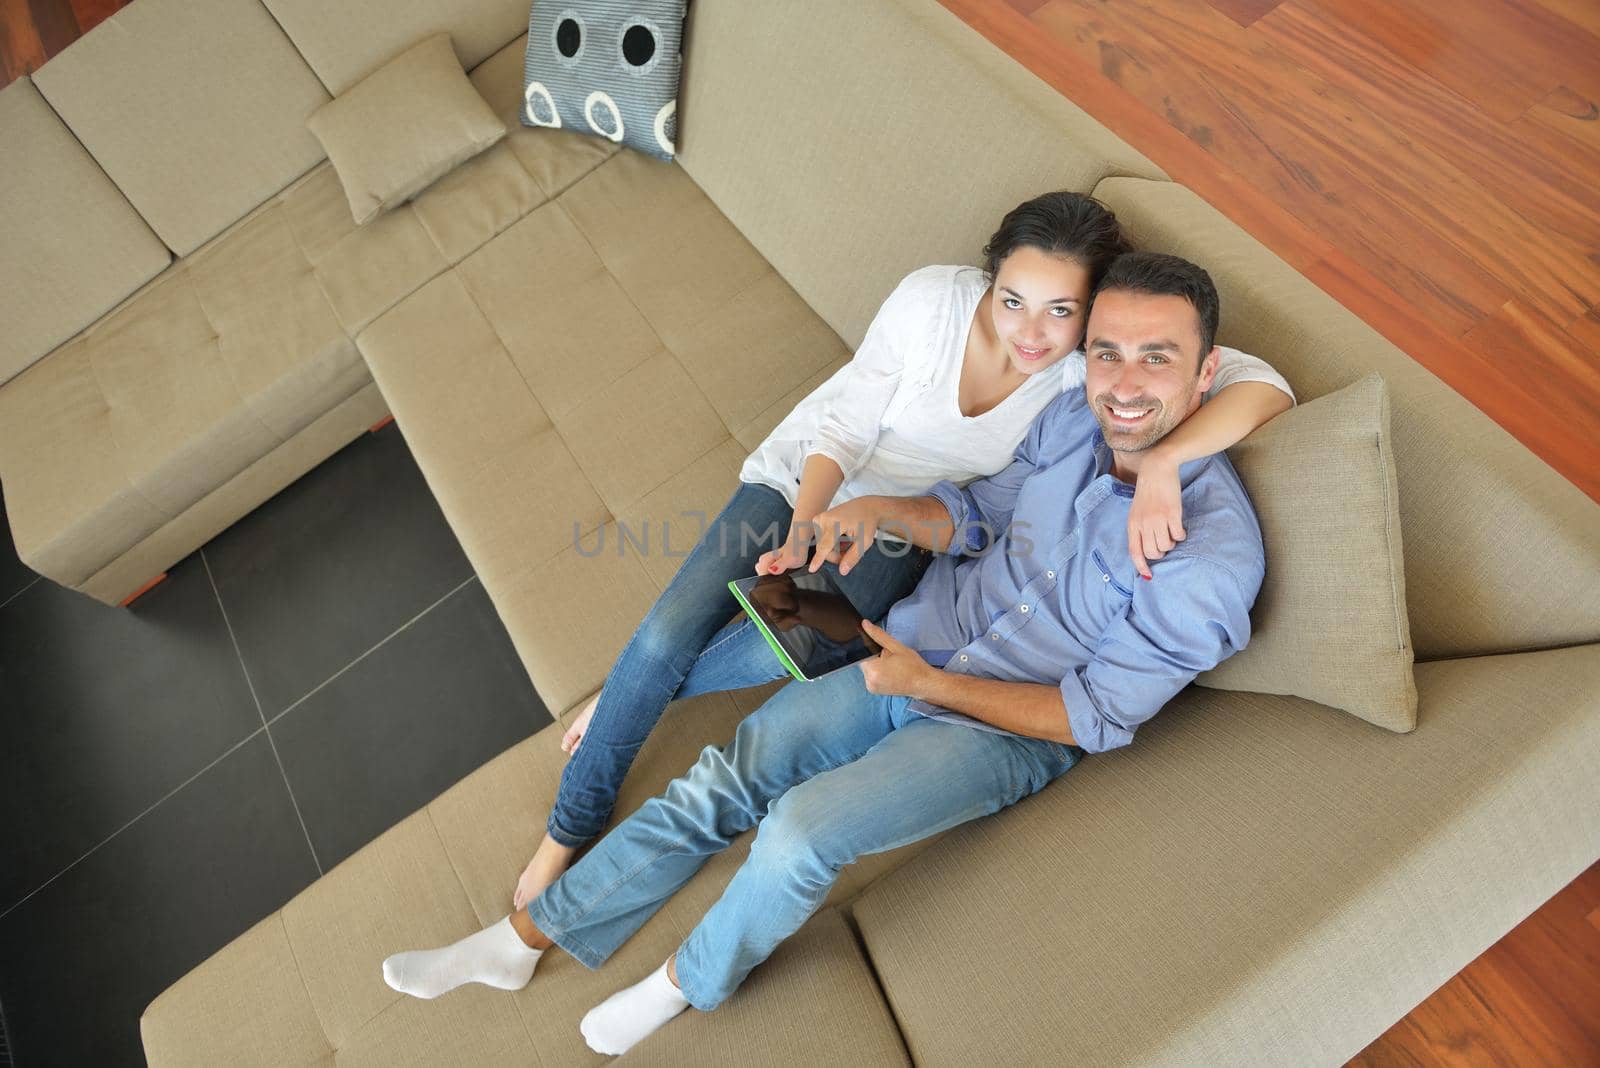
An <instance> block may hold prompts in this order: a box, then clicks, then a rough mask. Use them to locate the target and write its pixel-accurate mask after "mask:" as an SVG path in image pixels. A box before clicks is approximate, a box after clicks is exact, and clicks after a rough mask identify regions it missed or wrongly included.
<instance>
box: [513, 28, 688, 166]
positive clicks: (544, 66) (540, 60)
mask: <svg viewBox="0 0 1600 1068" xmlns="http://www.w3.org/2000/svg"><path fill="white" fill-rule="evenodd" d="M686 6H687V5H686V2H685V0H534V4H533V9H532V11H530V12H529V14H528V53H527V57H526V59H525V60H524V61H523V68H522V85H523V92H522V124H523V125H524V126H549V127H553V128H555V129H567V130H577V131H579V132H580V133H587V134H593V135H595V136H597V137H605V138H608V139H610V140H612V141H616V142H618V143H620V144H624V145H627V146H628V147H629V148H635V149H638V150H639V151H640V152H643V153H646V154H647V155H651V156H655V157H656V158H657V159H664V160H670V159H672V157H673V156H674V155H676V153H677V151H678V149H677V140H678V75H679V72H680V71H681V70H682V69H683V56H682V54H681V52H680V50H681V48H682V46H683V14H684V9H685V7H686Z"/></svg>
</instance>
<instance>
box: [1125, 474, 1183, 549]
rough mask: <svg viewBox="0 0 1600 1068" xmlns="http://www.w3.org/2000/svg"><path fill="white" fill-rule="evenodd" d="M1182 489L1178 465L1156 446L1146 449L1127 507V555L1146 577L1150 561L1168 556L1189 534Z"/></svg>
mask: <svg viewBox="0 0 1600 1068" xmlns="http://www.w3.org/2000/svg"><path fill="white" fill-rule="evenodd" d="M1181 491H1182V487H1181V486H1179V484H1178V465H1177V464H1176V463H1172V462H1170V461H1168V460H1166V459H1165V458H1164V457H1162V456H1161V455H1160V454H1159V453H1156V452H1155V451H1154V450H1152V451H1151V452H1150V453H1147V454H1146V455H1145V460H1144V463H1143V464H1142V465H1141V466H1140V468H1139V481H1138V483H1136V484H1135V486H1134V489H1133V506H1132V507H1131V508H1129V509H1128V555H1129V556H1130V557H1132V558H1133V566H1134V569H1135V570H1136V571H1138V572H1139V574H1140V575H1141V576H1142V577H1143V578H1145V579H1146V580H1148V579H1149V578H1150V565H1149V563H1148V561H1150V560H1159V559H1161V558H1162V557H1163V556H1166V555H1167V553H1168V552H1170V551H1171V550H1172V547H1173V546H1174V545H1176V544H1177V543H1178V542H1180V541H1182V540H1183V539H1184V538H1185V537H1187V536H1188V535H1187V534H1186V533H1185V532H1184V529H1183V499H1182V496H1181Z"/></svg>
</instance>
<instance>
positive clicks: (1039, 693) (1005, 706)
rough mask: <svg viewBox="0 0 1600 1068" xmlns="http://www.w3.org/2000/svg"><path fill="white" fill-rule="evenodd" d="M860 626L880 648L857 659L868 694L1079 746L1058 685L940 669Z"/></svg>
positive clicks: (901, 644) (867, 624) (866, 624)
mask: <svg viewBox="0 0 1600 1068" xmlns="http://www.w3.org/2000/svg"><path fill="white" fill-rule="evenodd" d="M862 628H863V629H864V630H866V632H867V634H868V635H869V636H870V637H871V638H872V640H873V641H875V642H877V643H878V645H879V646H881V647H882V649H883V652H881V653H879V654H878V655H877V656H874V657H870V658H868V659H866V660H863V661H861V673H862V675H863V676H864V677H865V679H866V682H867V690H868V691H869V692H870V693H879V694H883V693H889V694H903V695H905V696H907V697H912V698H915V699H917V700H919V701H926V702H928V704H930V705H938V706H939V707H940V708H948V709H950V710H951V711H953V712H960V713H961V714H962V715H966V716H971V717H972V718H973V719H979V720H982V721H983V722H985V723H987V724H989V725H990V726H994V727H999V728H1000V729H1001V730H1007V731H1012V732H1014V733H1016V734H1026V735H1028V736H1029V737H1030V738H1044V739H1047V740H1048V741H1052V742H1065V743H1066V744H1067V745H1076V744H1078V743H1077V742H1076V741H1075V740H1074V739H1073V737H1072V727H1071V725H1070V724H1069V723H1068V722H1067V709H1066V705H1065V704H1064V703H1063V702H1062V698H1061V687H1059V686H1051V685H1049V684H1045V683H1036V682H1001V681H1000V680H998V679H980V678H977V677H975V676H972V675H961V674H958V673H956V672H954V671H944V670H941V669H940V668H936V667H934V666H933V665H931V664H929V663H928V662H927V661H926V660H924V659H922V657H921V655H919V654H918V653H917V651H916V650H915V649H912V648H911V647H910V646H908V645H906V644H905V643H904V642H902V641H900V640H899V639H897V638H895V637H894V636H893V635H892V634H890V633H889V632H888V631H886V630H884V629H883V628H882V627H880V626H878V625H877V624H875V623H872V622H870V621H867V622H863V623H862Z"/></svg>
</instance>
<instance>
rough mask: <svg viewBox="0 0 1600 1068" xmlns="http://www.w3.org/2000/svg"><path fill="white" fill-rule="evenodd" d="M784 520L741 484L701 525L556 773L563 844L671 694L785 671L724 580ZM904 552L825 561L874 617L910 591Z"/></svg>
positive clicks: (607, 805) (777, 497) (911, 564)
mask: <svg viewBox="0 0 1600 1068" xmlns="http://www.w3.org/2000/svg"><path fill="white" fill-rule="evenodd" d="M793 518H794V513H793V510H792V509H791V508H790V507H789V502H788V501H786V500H784V497H783V494H781V493H779V492H778V491H777V490H775V489H773V488H772V487H770V486H764V485H758V484H753V483H740V484H739V488H738V490H737V491H735V493H734V494H733V497H732V498H731V499H730V500H729V501H728V503H727V505H726V506H725V507H724V508H723V510H722V512H721V514H719V515H718V516H717V517H716V518H715V519H714V520H712V521H711V522H710V523H709V524H708V525H707V527H706V531H705V534H704V536H703V537H701V539H700V541H699V543H698V544H697V545H696V546H695V547H694V549H693V550H692V551H691V552H690V553H689V555H688V557H687V558H686V559H685V560H684V561H683V564H682V566H681V567H679V568H678V573H677V575H676V576H674V577H673V579H672V582H671V583H669V584H668V586H667V588H666V590H665V591H663V592H662V594H661V596H660V597H659V598H657V599H656V603H655V605H654V606H653V607H652V608H651V609H650V612H649V614H648V615H646V616H645V618H644V622H642V623H640V624H639V628H638V630H636V631H634V634H633V637H632V639H630V640H629V642H628V644H627V646H626V647H625V648H624V649H623V650H622V655H621V656H619V657H618V658H617V662H616V663H615V664H614V665H612V668H611V672H610V674H608V675H607V676H606V681H605V686H604V689H603V690H602V691H601V696H600V703H599V704H598V705H596V706H595V710H594V716H593V718H592V719H591V721H590V723H589V729H588V731H587V732H586V733H585V734H584V736H583V744H582V745H580V746H579V747H578V751H577V752H576V753H574V754H573V755H572V758H571V759H570V760H569V761H567V765H566V767H565V768H564V769H563V770H562V773H561V786H560V789H559V791H558V792H557V794H556V801H555V805H554V807H553V808H552V809H551V812H550V819H549V822H548V823H547V824H546V829H547V830H548V831H549V833H550V837H552V838H554V839H555V840H556V841H557V842H560V843H561V844H562V845H567V846H580V845H583V844H585V843H586V842H589V841H591V840H593V839H594V838H597V837H599V835H600V832H601V831H602V830H604V828H605V825H606V821H607V820H608V819H610V817H611V809H612V808H613V806H615V805H616V802H617V791H618V790H619V789H621V787H622V780H623V778H624V776H626V775H627V773H628V769H629V768H631V767H632V766H633V761H634V758H635V757H637V756H638V755H639V749H640V748H641V747H642V746H643V745H644V741H645V739H646V738H647V737H648V736H649V734H650V732H651V730H653V729H654V728H655V725H656V722H657V721H658V720H659V719H660V718H661V713H662V712H663V711H665V709H666V707H667V704H668V703H669V702H671V701H674V700H677V699H680V698H684V697H692V696H694V695H696V694H702V693H711V692H713V691H718V690H737V689H741V688H743V687H746V686H757V685H760V684H761V683H763V682H770V681H771V680H773V679H776V678H780V677H782V676H783V675H784V674H785V672H784V669H783V665H782V664H781V663H779V661H778V658H777V656H776V655H775V654H774V653H773V652H772V649H771V647H770V646H768V645H767V642H766V639H765V638H764V637H762V635H761V631H760V630H759V629H758V628H757V627H756V625H755V624H754V623H752V622H750V620H749V619H747V618H745V616H744V615H743V614H742V613H740V611H739V602H738V601H737V600H735V599H734V596H733V594H732V593H730V592H729V591H728V583H729V581H731V580H732V579H738V578H746V577H748V576H751V575H754V574H755V567H756V561H757V560H758V559H760V557H761V554H762V553H764V552H767V551H768V550H771V549H776V548H778V547H779V546H780V545H782V544H783V542H784V540H785V539H787V538H788V536H789V526H790V524H791V523H792V521H793ZM904 550H905V551H903V552H891V551H886V550H885V548H884V546H883V544H882V543H881V542H880V543H877V544H875V545H873V547H872V548H871V549H869V550H868V551H867V552H866V553H865V554H864V555H863V556H862V558H861V560H860V561H859V562H858V563H857V565H856V566H855V567H853V568H851V569H850V573H849V574H848V575H840V574H839V572H838V569H837V568H835V567H834V565H832V564H826V565H824V566H825V567H826V568H828V569H829V573H830V574H831V575H832V576H833V578H834V580H835V581H836V582H838V584H839V587H840V588H841V589H842V590H844V592H845V594H846V595H847V596H848V597H849V598H850V600H851V601H852V602H853V603H854V604H855V606H856V607H857V608H858V609H860V611H861V614H862V615H864V616H865V617H866V618H868V619H871V620H875V621H876V620H881V619H882V618H883V616H884V614H885V613H887V612H888V611H889V608H890V606H891V605H893V604H894V603H895V602H896V601H898V600H900V599H901V598H902V597H905V596H906V595H907V594H909V593H910V592H911V591H912V590H913V589H915V588H916V585H917V580H918V579H919V578H920V577H921V576H922V572H923V571H924V570H926V568H927V565H928V561H929V559H930V557H929V555H928V553H927V552H926V551H925V550H922V549H917V548H914V547H912V546H904ZM736 614H737V615H738V618H736V619H733V621H732V622H730V621H729V617H730V616H734V615H736Z"/></svg>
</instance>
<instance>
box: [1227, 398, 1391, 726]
mask: <svg viewBox="0 0 1600 1068" xmlns="http://www.w3.org/2000/svg"><path fill="white" fill-rule="evenodd" d="M1228 458H1229V459H1230V460H1232V461H1233V466H1234V469H1235V470H1237V471H1238V472H1239V477H1240V478H1241V479H1243V480H1244V484H1245V488H1246V489H1248V490H1249V491H1250V500H1251V503H1253V504H1254V505H1255V510H1256V516H1257V518H1258V519H1259V520H1260V521H1261V535H1262V537H1263V539H1264V540H1265V542H1266V548H1267V576H1266V581H1265V582H1263V583H1262V586H1261V593H1260V595H1259V596H1257V597H1256V603H1255V607H1254V608H1253V609H1252V610H1251V612H1250V621H1251V630H1250V642H1249V644H1248V645H1247V646H1245V648H1244V649H1242V650H1240V651H1239V652H1238V653H1236V654H1235V655H1233V656H1231V657H1229V658H1228V659H1226V660H1224V661H1223V662H1222V663H1221V664H1218V665H1217V666H1216V667H1215V668H1213V669H1212V670H1210V671H1208V672H1206V673H1205V674H1203V675H1201V676H1200V678H1199V679H1198V680H1197V681H1198V682H1199V683H1200V684H1201V685H1202V686H1211V687H1214V688H1217V689H1224V690H1249V691H1253V692H1256V693H1278V694H1292V695H1294V696H1296V697H1305V698H1309V699H1310V700H1313V701H1316V702H1317V703H1319V704H1324V705H1330V706H1332V707H1334V708H1339V709H1343V710H1344V711H1346V712H1349V713H1350V714H1352V715H1354V716H1358V717H1360V718H1361V719H1364V720H1366V721H1367V722H1368V723H1373V724H1376V725H1377V726H1379V727H1386V728H1388V729H1389V730H1392V731H1409V730H1411V729H1413V728H1414V727H1416V725H1417V687H1416V683H1415V682H1414V681H1413V679H1412V675H1411V631H1410V627H1409V625H1408V624H1407V622H1406V580H1405V574H1404V565H1403V563H1402V560H1401V549H1400V508H1399V503H1398V501H1397V499H1396V498H1397V496H1398V492H1397V490H1396V483H1395V471H1394V446H1393V441H1392V439H1391V437H1390V431H1389V394H1388V391H1387V390H1386V389H1385V388H1384V385H1383V379H1382V378H1380V377H1379V376H1377V375H1368V376H1367V377H1365V378H1363V379H1361V380H1359V381H1358V382H1356V383H1355V384H1353V385H1349V386H1346V387H1345V388H1344V389H1341V390H1338V391H1337V392H1334V393H1329V394H1328V395H1326V396H1323V397H1318V398H1317V399H1316V400H1313V401H1307V402H1306V403H1305V404H1302V405H1300V406H1299V407H1297V408H1295V409H1294V410H1292V411H1289V412H1285V413H1284V414H1283V415H1280V416H1278V417H1277V418H1276V419H1274V420H1273V421H1272V422H1270V423H1268V424H1267V425H1266V426H1264V427H1262V428H1261V429H1259V430H1257V431H1256V432H1255V433H1254V434H1251V435H1250V436H1249V437H1247V438H1245V439H1244V440H1243V441H1241V442H1240V443H1239V444H1237V445H1235V446H1234V447H1233V448H1231V449H1229V450H1228Z"/></svg>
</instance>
